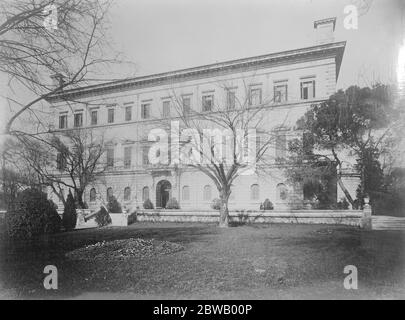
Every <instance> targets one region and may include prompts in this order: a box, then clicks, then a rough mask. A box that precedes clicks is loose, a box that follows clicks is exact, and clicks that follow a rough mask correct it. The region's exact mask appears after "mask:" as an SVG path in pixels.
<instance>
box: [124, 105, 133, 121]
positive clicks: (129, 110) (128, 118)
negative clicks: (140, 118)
mask: <svg viewBox="0 0 405 320" xmlns="http://www.w3.org/2000/svg"><path fill="white" fill-rule="evenodd" d="M131 120H132V106H126V107H125V121H131Z"/></svg>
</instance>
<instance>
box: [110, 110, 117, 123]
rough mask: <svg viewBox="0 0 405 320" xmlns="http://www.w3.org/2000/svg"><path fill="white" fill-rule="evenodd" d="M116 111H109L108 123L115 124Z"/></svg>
mask: <svg viewBox="0 0 405 320" xmlns="http://www.w3.org/2000/svg"><path fill="white" fill-rule="evenodd" d="M114 111H115V110H114V109H108V123H114Z"/></svg>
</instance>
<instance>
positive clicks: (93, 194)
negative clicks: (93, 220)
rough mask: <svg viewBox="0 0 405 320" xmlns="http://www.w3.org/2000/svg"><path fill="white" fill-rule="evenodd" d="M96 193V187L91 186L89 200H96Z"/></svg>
mask: <svg viewBox="0 0 405 320" xmlns="http://www.w3.org/2000/svg"><path fill="white" fill-rule="evenodd" d="M96 195H97V192H96V189H94V188H91V189H90V202H96Z"/></svg>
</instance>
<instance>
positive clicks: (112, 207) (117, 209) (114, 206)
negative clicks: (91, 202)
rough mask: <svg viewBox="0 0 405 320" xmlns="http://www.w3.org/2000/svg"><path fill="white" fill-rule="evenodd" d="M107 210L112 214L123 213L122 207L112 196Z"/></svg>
mask: <svg viewBox="0 0 405 320" xmlns="http://www.w3.org/2000/svg"><path fill="white" fill-rule="evenodd" d="M107 209H108V211H109V212H111V213H122V208H121V205H120V203H119V202H118V200H117V198H116V197H114V196H111V197H110V199H109V200H108V204H107Z"/></svg>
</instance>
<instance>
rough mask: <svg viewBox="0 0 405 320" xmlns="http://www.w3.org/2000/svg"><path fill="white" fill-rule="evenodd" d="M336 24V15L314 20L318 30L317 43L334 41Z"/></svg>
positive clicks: (316, 30) (315, 27)
mask: <svg viewBox="0 0 405 320" xmlns="http://www.w3.org/2000/svg"><path fill="white" fill-rule="evenodd" d="M335 26H336V17H334V18H328V19H322V20H317V21H315V22H314V29H315V32H316V44H325V43H331V42H334V40H335V38H334V34H333V32H334V31H335Z"/></svg>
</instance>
